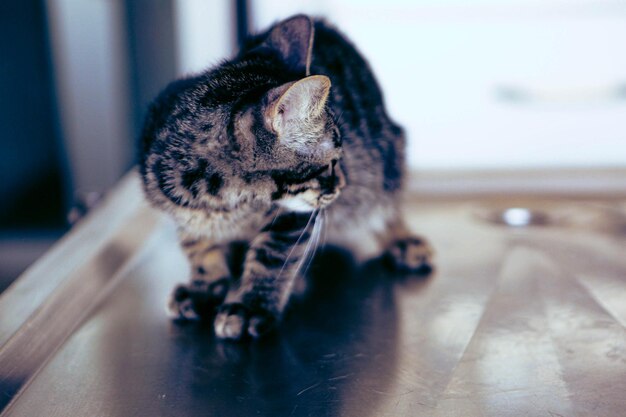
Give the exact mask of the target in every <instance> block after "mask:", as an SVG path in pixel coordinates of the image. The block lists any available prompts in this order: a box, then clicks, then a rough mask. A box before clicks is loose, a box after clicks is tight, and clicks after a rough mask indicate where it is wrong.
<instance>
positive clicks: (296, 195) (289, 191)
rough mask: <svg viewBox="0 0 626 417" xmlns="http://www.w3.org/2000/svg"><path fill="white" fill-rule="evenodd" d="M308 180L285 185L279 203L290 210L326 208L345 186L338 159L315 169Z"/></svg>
mask: <svg viewBox="0 0 626 417" xmlns="http://www.w3.org/2000/svg"><path fill="white" fill-rule="evenodd" d="M316 174H317V175H316V176H315V177H313V178H311V179H309V180H308V181H305V182H302V183H299V184H292V185H289V186H287V187H286V190H285V193H284V194H283V197H282V198H281V199H280V202H279V204H280V205H282V206H283V207H286V208H288V209H290V210H292V211H299V212H302V211H313V210H317V209H323V208H326V207H327V206H328V205H330V204H331V203H332V202H333V201H335V200H336V199H337V197H338V196H339V194H340V192H341V189H342V188H343V187H344V186H345V177H344V175H343V171H342V170H341V167H340V165H339V164H338V160H336V159H335V160H333V161H331V163H330V164H328V166H327V167H325V168H323V169H321V170H319V171H316Z"/></svg>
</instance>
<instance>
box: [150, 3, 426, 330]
mask: <svg viewBox="0 0 626 417" xmlns="http://www.w3.org/2000/svg"><path fill="white" fill-rule="evenodd" d="M404 148H405V140H404V135H403V132H402V129H401V128H400V127H399V126H398V125H396V124H395V123H394V122H393V121H392V120H391V119H390V118H389V117H388V115H387V113H386V110H385V108H384V104H383V97H382V94H381V91H380V89H379V87H378V85H377V83H376V80H375V79H374V76H373V74H372V72H371V71H370V70H369V67H368V65H367V63H366V61H365V60H364V59H363V58H362V56H361V55H360V54H359V53H358V52H357V50H356V49H355V48H354V47H353V46H352V45H351V44H350V43H349V41H348V40H347V39H346V38H345V37H344V36H342V35H341V34H340V33H339V32H338V31H337V30H335V29H333V28H331V27H330V26H328V25H327V24H326V23H324V22H322V21H314V20H311V19H310V18H308V17H306V16H302V15H300V16H295V17H293V18H291V19H288V20H286V21H283V22H281V23H279V24H277V25H275V26H273V27H272V28H270V29H269V30H268V31H267V32H265V33H263V34H260V35H258V36H256V37H254V38H251V39H250V41H249V42H248V45H247V46H246V47H244V48H243V49H242V51H241V52H240V54H239V55H238V56H236V57H235V58H234V59H232V60H230V61H225V62H223V63H222V64H220V65H218V66H217V67H215V68H212V69H209V70H207V71H206V72H204V73H202V74H199V75H197V76H195V77H190V78H187V79H184V80H179V81H176V82H174V83H172V84H170V85H169V86H168V87H167V88H166V89H165V90H164V91H163V92H162V93H161V95H160V96H159V97H158V98H157V99H156V100H155V101H154V103H153V104H152V105H151V107H150V110H149V112H148V116H147V119H146V123H145V127H144V131H143V134H142V140H141V150H140V154H141V160H140V169H141V174H142V177H143V183H144V188H145V191H146V194H147V196H148V198H149V200H150V201H151V202H152V204H153V205H154V206H156V207H158V208H159V209H161V210H164V211H165V212H167V213H169V214H170V215H171V216H172V217H173V218H174V220H175V221H176V222H177V224H178V227H179V234H180V241H181V246H182V248H183V250H184V251H185V252H186V254H187V256H188V258H189V261H190V265H191V277H192V278H191V282H190V283H189V284H183V285H180V286H179V287H177V288H176V289H175V290H174V292H173V294H172V298H171V300H170V303H169V310H170V312H171V313H172V315H173V316H174V317H175V318H177V319H188V320H193V319H196V318H199V317H201V316H205V315H208V316H210V315H212V314H214V313H215V312H217V315H216V316H215V321H214V328H215V332H216V335H217V336H218V337H220V338H225V339H235V340H239V339H243V338H245V337H248V336H252V337H258V336H260V335H262V334H263V333H265V332H266V331H268V330H269V329H271V328H272V327H273V326H274V325H275V323H276V322H277V321H278V320H279V319H280V315H281V313H282V311H283V310H284V308H285V305H286V304H287V302H288V301H289V297H290V294H291V292H292V289H293V287H294V283H295V281H296V279H297V277H298V275H299V273H300V272H301V271H302V270H303V269H305V268H306V265H305V262H308V259H309V258H310V256H309V255H310V253H311V252H312V251H313V250H314V249H315V248H316V247H317V246H319V245H321V244H324V243H335V244H340V245H343V246H345V247H347V248H350V249H351V250H352V251H353V253H354V254H355V256H356V257H357V258H358V259H362V260H364V259H368V258H372V257H377V256H380V255H381V254H383V253H384V252H385V251H387V252H388V253H389V254H390V256H391V258H392V259H393V261H394V265H395V266H397V267H398V268H399V269H403V270H409V271H417V270H420V269H421V268H424V267H425V266H426V265H429V263H430V255H431V251H430V249H429V248H428V246H427V244H426V243H425V241H424V240H423V239H419V238H415V237H414V236H412V235H411V234H410V233H409V232H408V231H407V229H406V227H405V226H404V223H403V222H402V219H401V215H400V209H399V206H400V197H401V189H402V181H403V173H404ZM233 242H244V243H245V246H246V250H247V251H246V253H245V257H244V259H243V263H242V265H241V267H240V268H239V269H240V271H235V269H237V268H236V267H233V263H232V262H231V260H232V254H231V247H232V243H233Z"/></svg>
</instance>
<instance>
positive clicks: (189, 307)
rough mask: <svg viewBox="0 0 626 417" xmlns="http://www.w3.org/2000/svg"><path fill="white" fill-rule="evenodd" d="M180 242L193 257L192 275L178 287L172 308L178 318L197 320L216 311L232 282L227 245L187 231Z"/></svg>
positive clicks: (173, 313)
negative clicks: (187, 281)
mask: <svg viewBox="0 0 626 417" xmlns="http://www.w3.org/2000/svg"><path fill="white" fill-rule="evenodd" d="M180 244H181V247H182V249H183V251H184V252H185V254H186V255H187V258H188V259H189V264H190V266H191V279H190V281H189V283H187V284H180V285H178V286H176V288H174V291H172V294H171V295H170V300H169V302H168V311H169V313H170V316H171V317H172V318H174V319H180V320H196V319H199V318H200V317H202V316H208V315H210V314H212V313H214V312H215V309H216V307H217V306H219V305H220V304H221V303H222V302H223V301H224V298H225V297H226V293H227V292H228V287H229V285H230V270H229V268H228V263H227V260H226V253H225V252H226V247H225V246H223V245H218V244H216V243H215V242H213V241H211V240H209V239H199V238H196V237H191V236H188V235H185V234H184V233H181V234H180Z"/></svg>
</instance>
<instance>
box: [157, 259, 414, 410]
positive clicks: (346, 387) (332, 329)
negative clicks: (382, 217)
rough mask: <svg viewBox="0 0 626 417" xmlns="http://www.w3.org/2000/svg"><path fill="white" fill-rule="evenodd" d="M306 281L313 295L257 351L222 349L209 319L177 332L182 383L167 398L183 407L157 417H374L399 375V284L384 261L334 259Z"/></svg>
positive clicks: (176, 361)
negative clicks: (396, 291)
mask: <svg viewBox="0 0 626 417" xmlns="http://www.w3.org/2000/svg"><path fill="white" fill-rule="evenodd" d="M308 275H309V282H310V285H309V287H308V290H307V291H306V293H305V294H304V295H303V296H301V297H298V298H296V299H294V300H292V302H291V304H290V306H289V309H288V311H287V313H286V315H285V318H284V321H283V322H282V323H281V325H280V328H279V331H277V332H273V333H272V334H271V335H269V336H268V337H267V338H265V339H262V340H260V341H256V342H255V343H252V344H237V343H230V342H224V341H221V340H218V339H217V338H215V336H214V334H213V332H212V329H211V320H210V319H209V320H205V321H202V322H191V323H185V325H182V326H177V325H173V329H172V331H173V340H172V344H173V346H172V352H171V354H172V358H171V360H168V363H169V364H171V365H170V367H169V375H168V378H171V379H172V380H175V381H177V383H176V384H175V385H176V389H177V391H178V392H176V393H170V395H174V396H175V398H176V399H177V401H175V402H170V401H168V402H163V403H160V407H159V409H158V410H154V411H155V412H158V413H160V414H161V415H171V414H175V413H176V412H180V411H183V410H176V407H177V406H180V407H182V408H184V413H185V414H186V415H200V414H206V415H223V416H246V415H267V416H282V415H284V416H339V415H355V416H356V415H358V416H363V417H364V416H368V415H372V416H374V415H376V410H377V405H378V403H379V402H380V401H381V400H382V399H384V398H385V394H386V393H387V391H389V390H390V389H391V388H390V386H391V385H393V381H394V380H395V379H396V378H397V374H398V370H397V369H396V365H397V345H398V317H397V313H396V309H395V306H394V287H396V286H398V285H401V283H400V282H398V281H399V279H400V278H401V276H400V275H398V276H393V275H392V276H391V277H390V272H389V270H388V269H387V268H385V267H384V264H383V262H381V261H380V260H379V261H375V262H370V263H368V264H366V265H363V266H360V267H358V266H356V265H355V264H354V263H353V262H352V260H351V258H350V255H349V254H347V253H345V252H341V251H340V250H337V249H325V250H324V251H322V252H321V253H320V254H318V256H316V260H315V262H313V264H312V266H311V268H310V270H309V274H308ZM412 278H415V279H419V277H412ZM357 281H358V283H357ZM357 284H358V285H357ZM395 289H397V288H395Z"/></svg>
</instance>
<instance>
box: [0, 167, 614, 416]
mask: <svg viewBox="0 0 626 417" xmlns="http://www.w3.org/2000/svg"><path fill="white" fill-rule="evenodd" d="M135 180H136V179H131V180H127V181H130V182H128V184H127V186H126V188H124V189H123V190H118V193H121V194H118V197H120V196H121V195H122V194H125V193H126V194H128V195H132V194H133V192H138V190H136V189H134V188H133V187H136V186H137V183H136V181H135ZM118 200H119V201H121V200H120V198H118ZM119 201H118V203H119ZM118 203H115V204H113V203H111V202H110V201H109V203H108V204H107V203H105V207H104V208H103V209H102V210H101V211H107V210H109V211H108V213H109V215H110V216H112V217H116V216H120V215H121V216H122V217H123V218H125V219H126V220H125V221H121V220H117V223H118V227H117V228H116V229H115V230H112V231H110V232H109V234H108V237H107V238H106V239H105V240H106V241H107V242H111V241H113V240H115V239H122V241H125V242H131V243H130V244H127V245H122V246H119V247H120V248H121V251H122V252H123V256H122V257H121V258H110V259H109V261H108V262H111V263H113V264H115V265H109V266H108V268H111V271H116V272H115V279H114V280H113V281H111V282H113V284H112V285H111V287H110V288H108V289H107V290H104V289H103V290H102V294H100V298H101V299H102V300H103V301H102V302H101V303H99V304H98V305H97V306H93V307H94V308H93V309H92V310H91V312H90V313H89V315H88V317H87V318H86V319H81V318H80V317H77V318H76V319H75V320H74V321H75V324H79V325H74V326H73V327H71V329H72V331H71V334H70V335H69V337H68V338H67V339H64V340H65V341H64V342H63V343H62V344H61V345H60V347H59V348H58V350H56V351H55V352H56V353H54V352H50V356H49V359H48V360H46V361H42V363H41V364H40V365H41V369H38V370H37V372H33V373H32V374H30V375H29V378H28V380H27V381H26V382H25V383H24V384H23V385H22V390H21V391H20V392H19V393H15V394H13V396H12V400H13V401H12V403H11V404H10V405H9V406H8V407H7V408H6V409H5V411H4V414H2V415H3V416H40V415H46V416H134V415H136V416H161V415H163V416H196V415H215V416H252V415H254V416H256V415H262V416H359V417H366V416H483V415H486V416H507V415H510V416H522V415H532V416H535V415H546V416H558V415H561V416H574V415H579V416H622V415H625V414H626V411H625V410H626V396H625V395H624V392H626V332H625V326H626V301H625V300H626V257H624V255H623V254H624V252H625V249H626V228H624V224H626V222H624V219H625V218H626V217H625V214H624V209H625V208H626V205H625V204H624V202H623V201H620V200H613V201H583V200H572V199H561V200H559V199H550V200H537V199H529V198H515V199H513V198H511V199H508V198H499V199H491V200H482V201H447V202H446V201H439V202H420V201H413V202H411V203H410V204H409V207H410V210H409V218H410V223H411V226H412V227H413V228H414V229H415V230H417V231H420V232H421V233H422V234H423V235H425V236H428V237H429V238H430V240H431V241H432V243H433V246H434V247H435V249H436V251H437V262H436V264H437V269H436V271H435V273H434V275H433V276H431V277H430V278H427V279H423V278H420V277H404V278H402V277H395V276H392V275H390V274H389V273H388V272H387V271H386V270H385V269H384V268H383V267H382V266H381V265H378V264H375V263H374V264H370V265H367V266H364V267H357V266H355V265H352V264H351V263H350V262H349V261H348V259H347V258H346V257H345V256H344V255H343V254H341V253H339V252H336V251H331V252H327V253H326V255H325V256H322V257H321V258H320V263H319V264H318V265H317V266H316V267H315V268H314V269H313V271H312V275H313V276H312V278H313V279H314V284H313V288H312V293H311V294H310V295H309V296H308V297H305V298H303V299H299V300H296V301H295V302H294V303H293V305H292V307H291V309H290V310H289V312H288V314H287V317H286V320H285V322H284V324H283V326H282V327H281V329H280V331H279V332H278V333H277V334H275V335H273V336H272V337H270V338H269V339H267V340H263V341H260V342H257V343H252V344H233V343H226V342H219V341H216V340H215V339H214V337H213V335H212V332H211V330H210V325H209V324H202V323H198V324H187V325H177V324H174V323H171V322H170V321H169V320H168V319H167V315H166V311H165V307H164V306H165V302H166V298H167V295H168V293H169V291H170V290H171V288H172V286H173V285H174V284H175V283H177V282H179V281H183V280H185V279H186V274H187V266H186V263H185V260H184V257H183V255H182V254H181V252H180V250H179V249H178V247H177V244H176V239H175V232H174V230H173V228H172V225H171V224H169V223H168V222H167V221H166V220H163V219H161V220H159V221H158V222H157V223H156V226H151V225H150V224H151V223H150V221H148V220H146V222H145V223H141V221H140V219H150V218H151V216H154V213H152V212H151V211H150V210H148V209H147V208H145V207H144V206H143V205H141V204H136V205H135V206H133V207H130V208H124V206H123V204H122V205H120V204H118ZM507 207H508V208H511V207H516V208H522V209H525V210H528V212H529V213H536V212H539V211H540V212H541V213H544V214H545V216H547V217H546V219H558V221H554V222H552V221H545V222H541V224H540V225H533V224H532V222H527V223H528V227H519V226H523V225H517V226H518V227H511V226H507V225H506V224H505V223H506V222H501V221H495V222H494V221H492V220H493V219H494V217H493V213H505V210H506V209H507ZM114 209H117V210H118V211H120V212H121V214H120V213H117V214H115V215H114V211H115V210H114ZM95 214H97V213H95ZM95 214H94V215H93V216H89V217H88V218H87V219H86V220H85V223H86V224H85V225H84V226H83V227H84V228H88V227H90V226H89V224H90V222H92V221H95V220H94V219H96V220H97V219H98V218H97V216H95ZM522 214H523V213H522ZM500 219H502V216H501V217H500ZM100 220H101V219H100ZM513 223H515V222H513ZM131 226H134V227H135V229H132V228H131ZM131 236H134V240H133V239H131V238H130V237H131ZM91 238H93V236H91V237H90V236H87V237H84V242H83V245H85V246H87V247H90V246H91V240H90V239H91ZM71 240H72V237H71V236H70V237H69V238H68V240H66V242H65V243H62V245H61V248H57V249H56V251H57V252H59V251H60V250H61V249H62V247H63V245H67V244H68V243H67V242H68V241H71ZM133 241H134V242H138V241H139V242H141V243H140V244H137V243H134V244H133V243H132V242H133ZM102 245H104V246H101V248H104V247H107V245H106V243H103V244H102ZM92 250H93V251H95V252H94V253H93V254H92V255H90V257H88V258H87V259H83V261H82V265H90V264H89V262H94V260H97V259H104V258H102V257H103V256H104V252H105V251H103V250H102V249H100V250H96V249H93V248H92ZM64 253H65V252H64ZM68 259H69V261H73V262H76V260H75V259H74V257H72V254H71V253H70V254H68ZM119 259H125V260H126V261H125V262H123V263H122V264H120V263H119V262H120V261H119ZM50 261H51V262H52V265H51V267H52V266H54V265H56V264H57V263H62V262H63V260H62V259H59V258H58V257H56V258H54V259H51V260H50ZM56 268H59V267H58V266H57V267H56ZM34 271H39V272H38V273H37V274H38V275H39V276H38V277H37V276H35V274H34V272H31V275H30V278H29V280H30V281H31V283H34V282H35V281H36V279H41V280H44V279H45V276H44V275H43V271H41V270H40V269H39V270H38V269H37V267H35V269H34ZM23 278H28V277H23ZM68 279H73V278H71V277H70V278H67V279H65V280H63V282H64V283H65V284H64V285H57V286H55V287H54V288H53V289H52V290H50V291H47V296H46V299H50V297H52V298H53V299H57V300H61V299H63V298H64V297H65V299H66V300H67V302H68V303H72V302H78V303H81V305H86V304H85V303H84V300H83V299H82V297H84V296H86V295H87V296H89V297H92V296H94V294H85V293H83V294H82V295H81V294H80V293H79V292H72V294H75V297H76V298H77V299H73V298H72V296H71V294H69V293H68V291H67V290H66V289H67V288H68V285H70V284H67V283H68V282H70V281H68ZM17 285H19V283H18V284H17ZM33 285H34V284H31V285H30V286H29V287H28V288H25V289H24V291H26V292H28V291H33V289H32V288H33ZM72 285H75V283H74V284H72ZM89 288H92V287H89ZM8 293H9V294H8V295H7V296H6V297H4V298H2V299H0V311H2V318H3V319H5V315H6V314H10V310H8V307H7V305H9V306H14V305H15V304H11V303H10V302H11V301H12V300H11V297H16V296H17V294H16V293H15V291H13V292H11V291H9V292H8ZM24 302H25V300H24V299H21V300H20V301H19V303H18V304H19V305H22V304H23V303H24ZM85 308H87V307H85ZM23 311H29V312H30V313H29V314H33V315H35V317H37V312H38V311H39V312H40V311H41V310H40V309H35V310H34V312H33V310H32V309H30V310H23ZM57 319H58V318H57V317H55V316H54V315H50V316H49V317H48V322H49V324H50V326H51V329H52V330H51V332H54V331H55V330H54V328H53V326H54V325H55V323H56V321H57ZM71 321H72V320H70V322H71ZM25 326H26V327H27V326H28V321H23V323H22V324H21V325H20V326H19V328H18V329H17V330H15V329H14V331H13V333H12V334H13V336H12V337H11V338H9V340H8V342H7V339H6V338H5V339H0V343H2V344H3V346H2V348H0V358H2V355H3V354H5V353H6V351H7V346H10V344H11V342H12V341H13V342H15V337H16V336H15V335H19V334H21V333H22V332H25V331H27V330H26V329H25ZM61 327H64V328H67V326H61ZM5 328H6V326H5ZM32 337H33V339H29V338H27V339H25V338H22V340H19V344H20V345H21V346H23V347H24V349H26V348H27V347H28V346H29V345H30V343H31V342H30V341H31V340H39V339H37V335H33V336H32ZM22 361H23V359H19V358H18V359H17V360H16V361H15V362H14V367H15V368H18V369H19V367H20V366H21V364H22V363H24V362H22ZM0 381H1V384H3V387H4V386H6V384H7V373H6V370H5V368H4V367H3V368H2V369H1V370H0Z"/></svg>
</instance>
